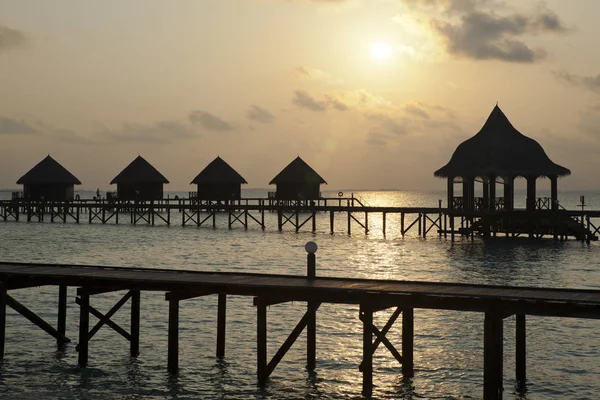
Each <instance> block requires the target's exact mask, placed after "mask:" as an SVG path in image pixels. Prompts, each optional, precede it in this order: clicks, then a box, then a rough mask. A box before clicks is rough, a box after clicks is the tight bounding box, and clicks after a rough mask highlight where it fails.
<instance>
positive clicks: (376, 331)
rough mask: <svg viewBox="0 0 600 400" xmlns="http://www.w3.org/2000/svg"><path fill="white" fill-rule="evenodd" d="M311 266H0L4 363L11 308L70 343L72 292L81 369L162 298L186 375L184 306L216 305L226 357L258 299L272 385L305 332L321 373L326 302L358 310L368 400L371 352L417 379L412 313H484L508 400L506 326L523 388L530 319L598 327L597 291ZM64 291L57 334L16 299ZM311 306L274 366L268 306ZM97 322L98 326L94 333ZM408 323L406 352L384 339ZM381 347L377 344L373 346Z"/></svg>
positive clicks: (492, 370)
mask: <svg viewBox="0 0 600 400" xmlns="http://www.w3.org/2000/svg"><path fill="white" fill-rule="evenodd" d="M307 250H308V251H310V253H309V254H308V257H307V266H308V268H307V270H308V272H307V276H290V275H267V274H251V273H223V272H194V271H182V270H166V269H146V268H122V267H101V266H81V265H64V264H30V263H7V262H2V263H0V282H1V283H0V356H1V357H4V350H5V335H6V334H7V332H6V306H9V307H11V308H13V309H14V310H15V311H17V312H18V313H20V314H21V315H23V316H25V317H26V318H27V319H29V320H30V321H31V322H33V323H34V324H36V325H37V326H39V327H40V328H41V329H43V330H44V331H46V332H47V333H48V334H50V335H52V336H53V337H54V338H56V339H57V341H58V343H59V344H62V343H66V342H68V341H70V339H69V338H68V337H67V332H66V331H65V326H66V324H65V321H66V318H67V315H66V304H67V288H68V287H76V288H77V298H76V302H77V304H78V305H79V306H80V315H79V332H78V344H77V351H78V352H79V365H80V366H86V365H87V364H88V354H89V347H88V344H89V341H90V340H91V339H92V338H93V336H94V334H95V333H96V332H98V330H99V329H100V328H101V327H102V326H104V325H107V326H109V327H111V328H112V329H114V330H115V331H116V332H118V333H119V334H120V335H122V336H123V337H125V338H126V339H128V341H129V342H130V352H131V356H133V357H135V356H137V355H138V353H139V340H140V302H141V292H143V291H154V292H164V293H165V299H166V300H167V301H168V302H169V317H168V318H169V325H168V326H169V327H168V333H167V334H168V360H167V363H166V364H167V369H168V371H169V372H171V373H176V372H177V370H178V368H179V357H178V348H179V306H180V302H182V301H184V300H187V299H191V298H196V297H200V296H208V295H215V296H218V300H219V301H218V318H217V338H216V343H217V345H216V355H217V357H224V356H225V339H226V334H225V333H226V332H225V321H226V306H227V296H228V295H237V296H249V297H253V304H254V305H255V306H256V310H257V326H256V328H257V343H256V354H257V380H258V383H259V384H260V385H265V384H266V383H267V381H268V378H269V376H270V375H271V374H272V373H274V371H275V368H276V366H277V364H278V363H279V362H280V361H281V360H282V359H283V357H284V356H285V354H286V353H287V351H288V350H289V349H290V348H291V346H292V345H293V344H294V343H295V341H296V339H297V338H298V337H299V335H300V333H301V332H302V331H303V330H305V329H306V330H307V333H308V334H307V343H306V347H307V348H306V355H307V359H306V366H307V368H308V370H313V369H315V368H316V367H317V366H318V364H317V358H316V355H317V348H316V335H317V328H316V326H317V325H316V321H317V319H316V318H317V311H318V309H319V306H320V305H321V304H322V303H338V304H340V303H341V304H354V305H358V308H359V320H360V321H361V322H362V326H363V358H362V362H361V363H360V366H359V369H360V370H361V371H362V376H363V381H362V394H363V395H364V396H365V397H370V396H371V395H372V392H373V374H374V370H375V368H374V365H373V353H374V352H375V350H376V349H377V347H378V346H379V345H380V344H383V345H384V346H385V347H386V348H387V349H388V350H389V351H390V353H391V354H392V355H393V356H394V357H395V358H396V359H397V360H398V362H399V363H400V365H401V371H402V374H403V375H404V376H405V377H412V376H413V375H414V361H413V360H414V358H413V351H414V318H415V315H414V309H416V308H424V309H437V310H456V311H470V312H481V313H484V314H485V322H484V337H483V338H482V339H483V344H484V351H483V359H484V371H483V372H484V384H483V387H484V389H483V392H484V393H483V398H484V399H486V400H491V399H494V400H496V399H501V398H502V392H503V375H502V371H503V337H504V336H503V320H504V319H505V318H507V317H509V316H512V315H516V317H517V318H516V364H517V365H516V377H515V378H516V380H517V382H521V383H523V382H525V379H526V350H525V349H526V319H525V318H526V315H535V316H548V317H573V318H592V319H600V291H598V290H574V289H548V288H531V287H507V286H488V285H471V284H457V283H430V282H411V281H392V280H375V279H349V278H322V277H316V276H315V275H316V274H315V254H314V252H315V251H316V246H313V247H312V248H311V247H310V246H309V245H307ZM46 285H52V286H57V287H58V313H57V314H58V322H57V328H54V327H53V326H52V325H51V324H49V323H48V322H46V321H44V320H43V319H42V318H40V317H39V316H37V315H36V314H35V313H34V312H32V311H31V310H29V309H28V308H26V307H25V306H23V305H22V304H20V303H19V302H18V301H17V300H16V299H14V298H13V297H12V296H11V294H10V291H11V290H14V289H21V288H26V287H33V286H46ZM121 290H124V291H127V292H126V294H125V295H124V296H123V297H122V298H121V300H119V301H118V302H117V304H115V306H114V307H112V309H111V310H110V311H109V312H107V313H106V314H103V313H102V312H100V311H98V310H97V309H96V308H94V306H93V305H92V298H93V296H94V295H96V294H99V293H106V292H112V291H121ZM127 301H130V304H131V325H130V329H129V332H127V331H126V330H125V329H124V328H122V327H121V326H119V325H117V324H116V323H114V322H113V321H111V317H112V316H113V315H114V313H116V311H117V310H119V308H121V307H122V306H123V305H124V304H126V302H127ZM291 301H295V302H306V304H307V305H306V313H305V314H304V316H303V317H302V318H301V319H300V321H299V322H298V324H297V325H296V326H295V327H294V328H293V329H292V331H291V333H290V335H289V337H288V338H287V339H286V340H285V341H284V343H283V344H282V345H281V347H280V348H279V350H278V351H277V352H276V353H275V354H274V355H273V356H272V357H271V359H269V357H268V354H267V330H268V329H267V328H268V323H267V310H268V307H269V306H270V305H273V304H278V303H284V302H291ZM387 309H393V310H394V311H393V313H392V315H391V317H390V318H389V321H388V322H387V323H386V324H385V326H384V327H382V328H379V327H377V326H375V325H374V323H373V315H374V313H377V312H380V311H383V310H387ZM90 314H92V315H94V316H95V317H97V318H98V323H97V324H96V325H95V326H94V327H93V328H92V329H91V330H90ZM400 315H402V344H401V348H400V351H399V350H398V349H397V348H396V347H395V346H394V344H393V343H392V342H391V340H390V338H388V337H387V333H388V331H389V330H390V328H391V327H392V325H393V324H394V323H395V321H396V319H397V318H398V317H400ZM8 334H10V332H8ZM374 339H375V340H374Z"/></svg>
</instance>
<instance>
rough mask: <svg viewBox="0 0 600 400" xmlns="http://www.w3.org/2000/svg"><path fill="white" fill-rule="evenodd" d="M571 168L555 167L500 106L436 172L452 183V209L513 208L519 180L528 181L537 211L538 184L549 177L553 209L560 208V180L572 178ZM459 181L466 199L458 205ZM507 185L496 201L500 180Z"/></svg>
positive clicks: (531, 204)
mask: <svg viewBox="0 0 600 400" xmlns="http://www.w3.org/2000/svg"><path fill="white" fill-rule="evenodd" d="M570 174H571V171H569V170H568V169H567V168H565V167H563V166H561V165H558V164H555V163H554V162H552V160H550V158H549V157H548V156H547V155H546V152H545V151H544V149H543V148H542V146H540V144H539V143H538V142H536V141H535V140H533V139H531V138H529V137H527V136H525V135H523V134H522V133H521V132H519V131H518V130H517V129H515V127H514V126H513V125H512V124H511V123H510V121H509V120H508V118H507V117H506V115H504V113H503V112H502V110H501V109H500V107H498V105H496V107H494V109H493V110H492V113H491V114H490V116H489V117H488V119H487V121H486V122H485V124H484V125H483V127H482V128H481V130H480V131H479V132H478V133H477V134H476V135H475V136H473V137H472V138H470V139H467V140H465V141H464V142H462V143H461V144H460V145H459V146H458V147H457V148H456V150H455V151H454V154H453V155H452V158H451V159H450V161H449V162H448V164H446V165H445V166H443V167H442V168H440V169H438V170H437V171H435V172H434V175H435V176H437V177H442V178H447V179H448V207H449V208H464V209H475V208H482V209H485V210H490V209H491V210H494V209H499V208H503V209H506V210H511V209H512V208H513V203H514V201H513V198H514V189H513V187H514V186H513V181H514V179H515V178H517V177H523V178H526V179H527V209H528V210H529V211H533V210H534V209H535V202H536V198H535V181H536V179H537V178H538V177H548V178H550V181H551V185H552V187H551V192H552V194H551V196H552V208H556V207H557V206H558V202H557V179H558V177H561V176H566V175H570ZM455 178H459V180H460V181H462V182H463V196H462V198H458V199H460V201H459V202H458V203H457V202H456V201H455V198H454V197H453V184H454V181H455ZM475 178H481V179H482V180H483V184H484V187H483V198H482V200H481V201H479V203H481V205H480V206H477V203H478V202H477V201H476V200H477V199H475V197H474V182H475ZM497 178H501V179H502V181H503V184H504V197H503V198H500V199H496V198H495V183H496V179H497Z"/></svg>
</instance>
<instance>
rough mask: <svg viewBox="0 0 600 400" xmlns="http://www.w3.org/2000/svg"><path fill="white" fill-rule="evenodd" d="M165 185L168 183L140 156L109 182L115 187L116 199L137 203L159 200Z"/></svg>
mask: <svg viewBox="0 0 600 400" xmlns="http://www.w3.org/2000/svg"><path fill="white" fill-rule="evenodd" d="M165 183H169V181H168V180H167V178H165V177H164V176H163V174H161V173H160V172H158V170H157V169H156V168H154V167H153V166H152V165H151V164H150V163H149V162H148V161H146V160H145V159H144V158H143V157H142V156H137V158H136V159H135V160H133V161H132V162H131V163H130V164H129V165H128V166H127V167H125V169H124V170H123V171H121V172H120V173H119V174H118V175H117V176H116V177H115V178H114V179H113V180H112V181H111V182H110V184H111V185H113V184H116V185H117V199H119V200H137V201H150V200H161V199H162V198H163V196H164V191H163V185H164V184H165Z"/></svg>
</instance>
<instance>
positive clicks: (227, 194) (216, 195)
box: [190, 157, 248, 200]
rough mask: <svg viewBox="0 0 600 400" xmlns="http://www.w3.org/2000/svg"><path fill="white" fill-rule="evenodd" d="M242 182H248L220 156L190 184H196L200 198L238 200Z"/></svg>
mask: <svg viewBox="0 0 600 400" xmlns="http://www.w3.org/2000/svg"><path fill="white" fill-rule="evenodd" d="M244 183H248V182H246V180H245V179H244V178H243V177H242V176H241V175H240V174H238V173H237V171H236V170H234V169H233V168H231V166H230V165H229V164H227V163H226V162H225V161H224V160H223V159H222V158H221V157H217V158H215V159H214V160H213V161H212V162H211V163H210V164H208V165H207V166H206V168H204V169H203V170H202V171H201V172H200V173H199V174H198V175H197V176H196V177H195V178H194V180H193V181H192V182H191V183H190V185H193V184H196V185H198V198H199V199H200V200H239V199H240V198H241V192H242V184H244Z"/></svg>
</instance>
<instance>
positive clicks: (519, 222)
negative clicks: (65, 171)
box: [0, 196, 600, 242]
mask: <svg viewBox="0 0 600 400" xmlns="http://www.w3.org/2000/svg"><path fill="white" fill-rule="evenodd" d="M540 200H543V199H540ZM538 204H539V205H540V208H539V209H536V210H535V211H527V210H518V209H517V210H510V211H504V210H496V211H484V210H474V211H473V210H471V211H467V210H457V209H455V208H452V209H449V208H442V204H441V200H440V202H439V205H438V207H386V206H377V207H373V206H369V205H367V204H365V203H364V202H363V201H361V200H360V199H359V198H357V197H354V196H353V197H349V198H341V197H340V198H321V199H319V200H315V201H311V202H309V201H290V200H286V201H279V200H275V199H272V198H267V199H262V198H246V199H241V200H235V201H230V202H228V201H210V200H197V199H194V198H186V199H164V200H158V201H148V202H133V201H106V200H73V201H69V202H48V201H43V202H42V201H26V200H23V199H17V200H3V201H0V220H2V221H4V222H9V221H20V220H25V221H27V222H51V223H54V222H58V223H67V222H70V223H85V222H87V223H89V224H94V223H100V224H107V223H111V224H120V223H127V224H133V225H140V224H145V225H151V226H154V225H158V224H163V225H171V224H172V223H177V222H176V221H180V224H181V226H195V227H203V226H206V227H212V228H216V227H217V216H227V227H228V228H229V229H234V228H236V227H238V228H239V227H242V228H244V229H248V228H249V226H250V225H251V224H254V225H255V226H256V227H259V228H260V229H262V230H266V229H267V228H272V229H274V228H276V229H277V230H278V231H280V232H281V231H283V230H285V229H292V230H295V231H296V232H299V231H300V230H302V229H304V230H309V231H311V232H313V233H314V232H316V230H317V218H318V217H321V216H323V215H326V216H329V231H330V233H331V234H333V233H334V232H335V229H336V227H335V223H336V221H338V222H339V219H340V216H342V218H343V220H345V221H344V224H343V228H344V232H346V233H347V234H352V232H353V230H358V231H359V232H364V233H365V234H368V233H369V232H370V226H369V217H370V216H371V220H372V218H373V217H372V216H373V215H374V216H375V217H377V218H381V224H380V226H381V229H382V233H383V235H384V236H385V235H386V233H387V231H388V226H389V223H388V219H387V217H388V215H390V214H395V215H398V216H399V218H398V220H399V221H398V222H396V223H399V225H400V226H399V232H400V233H401V235H402V236H404V235H406V234H407V233H409V232H413V233H416V234H417V236H419V237H423V238H425V237H427V235H428V234H434V235H438V236H443V237H448V236H450V237H451V238H452V239H454V237H455V236H467V237H473V236H476V235H478V236H484V237H496V236H505V237H519V236H528V237H531V238H542V237H552V238H554V239H556V240H558V239H560V240H567V239H568V238H575V239H577V240H582V241H586V242H590V241H593V240H597V239H598V234H599V233H600V223H598V219H600V211H594V210H585V211H583V210H582V211H579V210H565V209H559V210H551V209H547V208H544V206H543V205H544V204H547V203H544V202H543V201H539V202H538ZM265 213H276V214H277V219H276V221H277V225H276V227H268V226H267V221H266V220H265ZM336 216H337V218H336ZM269 220H270V221H273V220H274V219H272V218H271V219H269ZM396 230H397V231H398V229H396Z"/></svg>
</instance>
